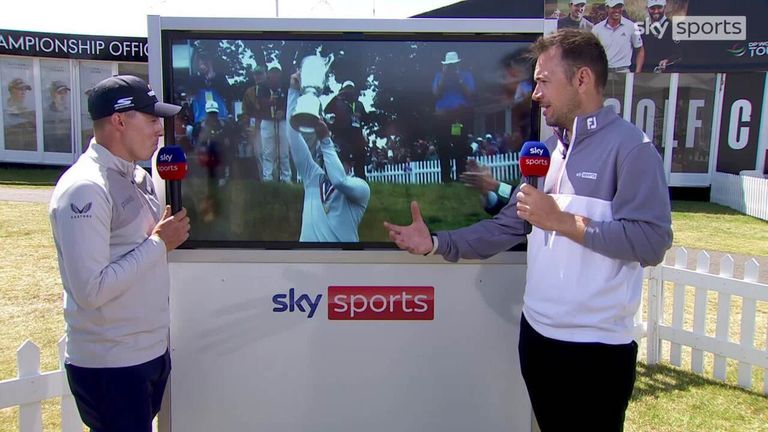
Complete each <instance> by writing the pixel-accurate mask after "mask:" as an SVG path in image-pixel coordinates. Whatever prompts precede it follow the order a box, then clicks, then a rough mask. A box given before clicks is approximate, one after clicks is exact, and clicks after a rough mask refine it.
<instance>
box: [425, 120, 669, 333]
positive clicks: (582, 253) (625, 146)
mask: <svg viewBox="0 0 768 432" xmlns="http://www.w3.org/2000/svg"><path fill="white" fill-rule="evenodd" d="M572 130H573V133H572V136H571V137H569V138H570V139H569V140H568V139H566V137H564V136H563V133H562V131H560V133H558V134H556V135H555V136H553V137H551V138H550V139H549V140H548V141H547V142H546V145H547V147H548V148H549V150H550V153H551V154H552V159H551V163H550V168H549V172H548V173H547V176H546V179H545V181H544V184H543V186H541V185H540V186H539V187H540V189H542V190H543V192H545V193H547V194H549V195H551V196H552V197H554V199H555V201H556V202H557V203H558V205H559V207H560V208H561V209H562V210H563V211H566V212H569V213H573V214H576V215H581V216H585V217H587V218H589V219H590V220H591V222H590V223H589V225H588V226H587V229H586V233H585V239H584V245H583V246H582V245H579V244H577V243H575V242H573V241H571V240H569V239H567V238H565V237H563V236H561V235H558V234H556V233H552V232H544V231H542V230H541V229H539V228H536V227H534V228H533V232H532V233H531V234H530V235H529V237H528V270H527V276H526V278H527V281H526V289H525V296H524V306H523V313H524V314H525V317H526V319H527V320H528V321H529V322H530V324H531V325H532V326H533V327H534V328H535V329H536V330H537V331H538V332H539V333H541V334H543V335H545V336H547V337H550V338H553V339H558V340H564V341H572V342H602V343H607V344H623V343H628V342H630V341H631V340H632V339H633V335H632V330H633V326H634V325H633V317H634V314H635V312H636V310H637V308H638V306H639V304H640V297H641V292H642V267H643V266H649V265H655V264H658V263H660V262H661V261H662V260H663V258H664V253H665V251H666V250H667V249H668V248H669V247H670V245H671V243H672V226H671V211H670V202H669V192H668V189H667V185H666V180H665V177H664V170H663V166H662V162H661V157H660V156H659V154H658V151H657V150H656V149H655V148H654V146H653V145H652V143H651V142H650V140H649V139H648V137H646V136H645V134H643V132H642V131H640V130H639V129H638V128H636V127H635V126H634V125H632V124H631V123H629V122H627V121H625V120H623V119H622V118H620V117H619V116H617V115H616V114H615V113H614V111H613V109H612V108H610V107H606V108H602V109H601V110H599V111H597V112H595V113H592V114H589V115H586V116H582V117H577V118H576V119H575V121H574V125H573V129H572ZM568 141H570V143H569V142H568ZM516 203H517V199H516V198H515V193H513V194H512V198H511V200H510V202H509V204H508V205H507V206H506V207H505V208H504V209H503V210H502V211H501V212H500V213H499V214H498V215H497V216H495V217H494V218H492V219H487V220H484V221H481V222H478V223H476V224H474V225H472V226H469V227H466V228H461V229H458V230H454V231H446V232H439V233H437V237H438V242H437V243H438V247H437V250H436V253H438V254H441V255H443V256H444V257H445V259H447V260H449V261H455V260H457V259H459V258H486V257H489V256H492V255H494V254H496V253H498V252H501V251H504V250H507V249H509V248H510V247H511V246H513V245H515V244H517V243H519V242H520V241H522V239H523V235H522V234H521V233H522V232H523V221H522V220H521V219H520V218H518V216H517V213H516Z"/></svg>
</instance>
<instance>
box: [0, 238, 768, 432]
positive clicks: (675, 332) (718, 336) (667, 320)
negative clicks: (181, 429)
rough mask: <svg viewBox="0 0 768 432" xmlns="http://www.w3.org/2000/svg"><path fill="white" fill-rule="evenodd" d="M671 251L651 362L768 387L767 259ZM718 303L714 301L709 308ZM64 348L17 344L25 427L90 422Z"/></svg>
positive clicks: (657, 279)
mask: <svg viewBox="0 0 768 432" xmlns="http://www.w3.org/2000/svg"><path fill="white" fill-rule="evenodd" d="M671 253H674V255H675V263H674V264H673V265H666V264H662V265H659V266H656V267H651V268H647V269H646V270H645V278H646V279H647V281H648V284H647V302H646V303H644V304H643V305H642V307H641V308H640V310H639V311H638V314H637V318H638V319H637V320H636V321H637V323H638V324H637V326H636V330H637V332H636V333H637V337H638V339H640V338H644V337H645V338H647V354H646V355H647V362H648V364H655V363H658V362H659V361H662V360H664V359H663V358H662V357H663V355H662V351H663V350H662V343H665V342H666V343H669V344H670V348H669V358H668V359H667V361H668V362H669V363H671V364H673V365H675V366H684V365H682V358H683V356H682V347H684V346H685V347H690V348H691V364H690V369H691V370H692V371H693V372H695V373H697V374H704V371H705V367H704V366H705V361H704V355H705V354H704V353H712V354H713V367H712V371H713V374H712V375H713V377H714V378H715V379H717V380H720V381H725V379H726V369H727V360H729V359H730V360H734V361H736V362H738V366H737V377H738V378H737V380H738V385H739V386H741V387H744V388H747V389H751V388H752V385H753V383H752V372H753V368H761V369H763V381H764V382H763V383H762V384H763V385H762V387H763V388H762V392H763V393H764V394H766V395H768V329H766V327H768V324H766V325H763V324H761V323H765V322H766V321H768V316H766V315H768V307H766V308H763V309H764V311H762V312H761V311H760V310H759V308H758V304H759V303H758V302H760V303H761V304H764V305H767V306H768V285H766V284H762V283H758V282H757V281H758V275H759V271H760V265H759V264H758V263H757V261H756V260H755V259H752V260H750V261H748V262H747V263H746V265H745V271H744V278H743V279H734V278H733V273H734V260H733V258H732V257H730V256H728V255H726V256H724V257H723V258H722V260H721V261H720V272H719V274H711V273H710V258H709V255H708V254H707V253H706V252H701V253H700V254H699V255H698V262H697V265H696V269H695V270H688V269H687V268H686V264H687V262H688V252H687V251H686V250H685V249H683V248H681V249H678V250H676V251H673V252H671ZM670 285H671V287H670ZM687 288H688V289H687ZM691 290H693V292H694V294H693V295H694V298H693V305H694V306H693V310H692V311H686V307H685V306H686V296H687V291H691ZM710 293H714V294H715V295H716V297H717V302H716V312H715V313H714V315H713V314H708V303H712V302H710V301H709V299H708V297H709V294H710ZM713 297H714V296H713ZM712 300H713V301H714V298H713V299H712ZM738 304H740V305H741V308H740V311H739V313H737V314H735V315H738V316H740V318H739V319H738V323H736V322H735V321H736V319H735V317H734V316H733V315H734V314H732V307H733V305H738ZM713 307H714V305H712V304H709V309H712V308H713ZM686 322H688V323H691V324H690V325H687V324H685V323H686ZM736 324H738V327H739V333H740V336H739V338H738V340H732V339H731V338H730V336H729V330H730V329H731V328H732V327H734V326H735V325H736ZM708 325H709V327H710V330H708V329H707V327H708ZM758 327H760V329H759V331H758ZM712 329H713V330H712ZM759 332H764V333H763V334H759ZM756 335H757V336H758V337H760V338H761V339H760V340H764V341H765V344H764V345H765V346H763V347H756V346H755V343H754V341H755V336H756ZM59 356H60V362H59V363H60V364H59V370H56V371H51V372H44V373H40V349H39V348H38V347H37V346H36V345H35V344H34V343H32V342H31V341H26V342H24V344H23V345H22V346H21V348H19V350H18V352H17V362H18V370H19V372H18V377H17V378H14V379H10V380H6V381H0V409H4V408H8V407H13V406H19V431H20V432H40V431H42V416H41V406H40V402H41V401H43V400H46V399H51V398H59V397H60V398H61V420H62V422H61V423H62V427H61V430H62V432H75V431H77V432H81V431H82V430H83V425H82V423H81V422H80V418H79V416H78V413H77V409H76V407H75V403H74V400H73V398H72V395H71V393H70V391H69V386H68V385H67V379H66V375H65V372H64V370H63V368H64V366H63V358H64V339H63V338H62V340H60V341H59ZM685 366H686V367H687V366H688V365H685ZM161 430H162V429H161Z"/></svg>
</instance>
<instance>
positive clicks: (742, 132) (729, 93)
mask: <svg viewBox="0 0 768 432" xmlns="http://www.w3.org/2000/svg"><path fill="white" fill-rule="evenodd" d="M764 86H765V73H762V72H753V73H729V74H727V75H726V81H725V94H724V95H723V111H722V112H723V118H722V121H721V125H720V146H719V148H718V152H717V165H716V171H717V172H724V173H730V174H739V172H741V171H742V170H753V169H755V160H757V149H758V139H759V135H760V117H761V115H762V112H763V89H764Z"/></svg>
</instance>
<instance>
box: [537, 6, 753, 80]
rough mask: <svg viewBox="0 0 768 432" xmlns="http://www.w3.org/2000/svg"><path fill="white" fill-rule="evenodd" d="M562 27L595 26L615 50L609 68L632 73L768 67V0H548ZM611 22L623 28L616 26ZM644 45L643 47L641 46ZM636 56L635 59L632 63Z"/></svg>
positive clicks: (549, 14)
mask: <svg viewBox="0 0 768 432" xmlns="http://www.w3.org/2000/svg"><path fill="white" fill-rule="evenodd" d="M545 16H546V17H547V18H550V19H557V20H558V25H557V27H558V28H564V27H573V28H581V29H584V30H588V31H592V32H593V33H595V34H597V35H598V37H599V38H600V39H601V41H602V42H603V43H604V44H606V45H607V46H608V45H610V46H611V49H610V50H608V62H609V67H611V68H616V69H618V70H622V69H623V68H628V70H627V71H629V72H637V71H638V69H639V70H640V71H642V72H656V73H661V72H732V71H733V72H735V71H745V72H746V71H756V70H768V26H765V25H764V23H763V22H762V20H763V19H764V17H765V16H768V2H765V1H738V2H724V1H721V0H695V1H693V0H651V1H648V0H625V2H624V3H623V4H619V5H617V6H615V7H613V8H609V7H607V6H606V4H605V2H604V1H595V0H584V1H583V2H581V3H579V2H576V3H575V4H572V2H569V1H567V0H547V1H546V6H545ZM608 24H611V26H619V27H622V26H623V29H621V28H620V29H619V30H617V31H615V32H614V31H612V30H610V27H609V25H608ZM641 45H642V49H641V48H640V46H641ZM630 58H631V64H630V63H628V62H629V59H630Z"/></svg>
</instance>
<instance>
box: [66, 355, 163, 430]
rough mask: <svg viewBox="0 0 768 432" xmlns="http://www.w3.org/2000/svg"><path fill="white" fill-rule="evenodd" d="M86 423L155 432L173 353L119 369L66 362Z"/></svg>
mask: <svg viewBox="0 0 768 432" xmlns="http://www.w3.org/2000/svg"><path fill="white" fill-rule="evenodd" d="M64 367H65V368H66V371H67V380H68V381H69V387H70V389H71V390H72V394H73V395H74V397H75V402H76V403H77V410H78V411H79V412H80V418H82V419H83V423H85V424H86V426H88V427H89V428H91V432H152V419H154V418H155V416H156V415H157V413H158V412H159V411H160V403H161V402H162V400H163V392H164V391H165V384H166V383H167V381H168V376H169V375H170V373H171V355H170V353H169V352H168V351H166V352H165V354H163V355H161V356H160V357H157V358H155V359H153V360H150V361H148V362H146V363H142V364H138V365H135V366H128V367H119V368H85V367H79V366H75V365H72V364H65V365H64Z"/></svg>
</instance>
